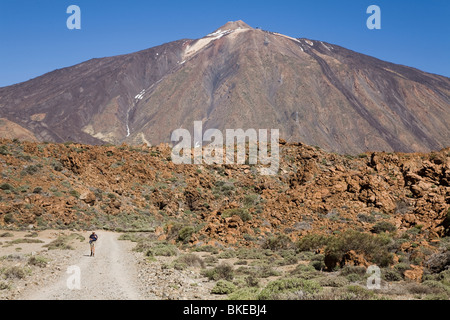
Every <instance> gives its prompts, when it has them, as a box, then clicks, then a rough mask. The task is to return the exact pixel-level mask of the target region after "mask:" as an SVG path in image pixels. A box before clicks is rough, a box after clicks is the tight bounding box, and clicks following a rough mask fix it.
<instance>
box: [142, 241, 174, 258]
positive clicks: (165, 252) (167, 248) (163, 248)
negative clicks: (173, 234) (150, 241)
mask: <svg viewBox="0 0 450 320" xmlns="http://www.w3.org/2000/svg"><path fill="white" fill-rule="evenodd" d="M146 255H147V256H148V257H152V256H164V257H171V256H176V255H178V249H177V247H175V246H174V245H172V244H168V243H156V244H154V246H153V247H151V248H150V249H149V250H148V251H147V253H146Z"/></svg>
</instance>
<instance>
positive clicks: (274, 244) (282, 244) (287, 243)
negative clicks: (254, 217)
mask: <svg viewBox="0 0 450 320" xmlns="http://www.w3.org/2000/svg"><path fill="white" fill-rule="evenodd" d="M291 246H292V240H291V239H290V238H289V237H288V236H287V235H285V234H281V235H277V236H272V237H269V238H267V239H266V240H265V241H264V243H263V245H262V248H263V249H270V250H273V251H276V250H284V249H289V248H290V247H291Z"/></svg>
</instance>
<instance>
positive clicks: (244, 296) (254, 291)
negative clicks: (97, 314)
mask: <svg viewBox="0 0 450 320" xmlns="http://www.w3.org/2000/svg"><path fill="white" fill-rule="evenodd" d="M258 293H259V289H258V288H256V287H248V288H241V289H237V290H236V291H234V292H232V293H231V294H229V295H228V300H239V301H242V300H256V299H257V297H258Z"/></svg>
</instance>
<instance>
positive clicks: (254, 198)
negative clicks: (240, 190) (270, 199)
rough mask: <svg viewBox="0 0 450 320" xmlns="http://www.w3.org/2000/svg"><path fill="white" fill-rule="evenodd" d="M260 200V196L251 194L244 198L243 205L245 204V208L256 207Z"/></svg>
mask: <svg viewBox="0 0 450 320" xmlns="http://www.w3.org/2000/svg"><path fill="white" fill-rule="evenodd" d="M259 198H260V195H259V194H249V195H246V196H245V197H244V199H243V201H242V203H243V204H244V206H247V207H250V206H254V205H256V204H257V203H258V201H259Z"/></svg>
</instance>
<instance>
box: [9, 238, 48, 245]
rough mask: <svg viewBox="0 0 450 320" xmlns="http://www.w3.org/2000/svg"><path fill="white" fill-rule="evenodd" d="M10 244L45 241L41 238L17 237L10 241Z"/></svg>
mask: <svg viewBox="0 0 450 320" xmlns="http://www.w3.org/2000/svg"><path fill="white" fill-rule="evenodd" d="M9 243H10V244H20V243H44V241H42V240H39V239H16V240H13V241H10V242H9Z"/></svg>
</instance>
